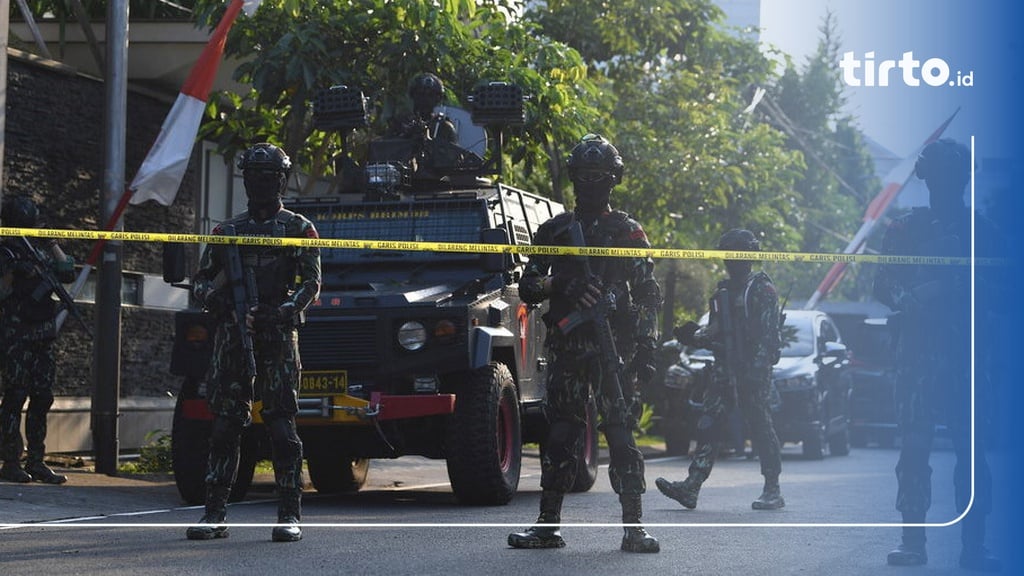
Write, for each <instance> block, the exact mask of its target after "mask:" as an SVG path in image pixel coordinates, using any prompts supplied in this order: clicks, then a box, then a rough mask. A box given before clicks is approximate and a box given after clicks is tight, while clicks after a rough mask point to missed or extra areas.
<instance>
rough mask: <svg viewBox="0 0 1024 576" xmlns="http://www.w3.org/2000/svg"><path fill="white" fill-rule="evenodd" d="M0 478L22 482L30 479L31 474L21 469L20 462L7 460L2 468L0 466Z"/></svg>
mask: <svg viewBox="0 0 1024 576" xmlns="http://www.w3.org/2000/svg"><path fill="white" fill-rule="evenodd" d="M0 478H3V479H4V480H7V481H8V482H19V483H21V484H24V483H26V482H31V481H32V476H31V475H29V473H28V472H25V471H24V470H22V469H21V464H20V463H18V461H16V460H7V461H5V462H4V465H3V468H0Z"/></svg>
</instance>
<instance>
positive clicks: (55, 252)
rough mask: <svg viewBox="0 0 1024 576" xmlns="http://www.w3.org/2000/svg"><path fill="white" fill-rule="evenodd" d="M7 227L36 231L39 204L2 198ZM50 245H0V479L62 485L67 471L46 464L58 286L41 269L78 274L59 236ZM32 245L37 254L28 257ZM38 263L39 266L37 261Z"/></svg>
mask: <svg viewBox="0 0 1024 576" xmlns="http://www.w3.org/2000/svg"><path fill="white" fill-rule="evenodd" d="M0 220H2V221H3V225H4V226H8V227H14V228H36V227H37V226H38V225H39V208H38V207H37V206H36V205H35V203H34V202H32V201H31V200H29V199H28V198H25V197H24V196H10V197H8V198H5V199H4V203H3V208H2V209H0ZM44 242H45V244H46V248H47V249H46V250H45V251H44V250H38V249H37V248H36V247H35V246H33V245H32V244H31V243H30V242H29V241H28V240H27V239H25V238H21V237H7V238H4V239H3V242H2V244H0V277H2V280H0V326H2V328H0V338H2V339H3V349H4V351H5V353H4V360H3V364H2V371H3V385H4V395H3V402H2V404H0V458H2V459H3V461H4V464H3V468H0V478H3V479H4V480H8V481H11V482H31V481H32V480H35V481H37V482H43V483H46V484H63V483H65V482H67V480H68V479H67V476H64V475H63V474H56V473H54V471H53V470H50V468H49V467H48V466H47V465H46V464H45V463H44V462H43V457H44V456H45V454H46V445H45V444H46V417H47V414H48V413H49V412H50V406H52V405H53V383H54V379H55V378H56V370H57V361H56V358H55V356H54V342H55V341H56V339H57V328H56V317H57V313H58V312H59V308H58V305H57V302H56V301H55V300H54V299H53V297H52V296H53V292H54V286H53V285H51V284H50V281H49V280H48V279H47V278H44V276H43V274H40V271H39V270H38V269H37V266H39V265H45V266H47V267H49V270H48V271H47V272H48V273H50V275H51V276H52V277H55V279H56V281H58V282H62V283H68V282H71V281H73V280H74V279H75V263H74V259H73V258H71V257H70V256H68V255H66V254H64V251H63V250H61V248H60V246H59V245H58V244H57V241H56V240H52V239H51V240H45V241H44ZM29 250H31V251H33V252H35V254H30V253H29ZM40 263H41V264H40ZM26 400H28V403H29V404H28V412H26V414H25V436H26V440H27V441H28V459H27V461H26V465H25V468H24V469H23V468H22V467H21V453H22V450H23V449H24V444H22V437H21V410H22V408H23V407H24V406H25V401H26Z"/></svg>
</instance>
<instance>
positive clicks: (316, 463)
mask: <svg viewBox="0 0 1024 576" xmlns="http://www.w3.org/2000/svg"><path fill="white" fill-rule="evenodd" d="M306 461H307V464H308V466H309V481H310V482H312V483H313V488H316V491H317V492H319V493H321V494H351V493H353V492H358V491H359V489H360V488H362V487H363V485H365V484H366V474H367V472H368V471H369V469H370V459H369V458H348V457H346V456H345V455H344V454H337V453H332V452H328V451H327V450H323V449H317V450H314V451H312V452H310V453H309V454H307V455H306Z"/></svg>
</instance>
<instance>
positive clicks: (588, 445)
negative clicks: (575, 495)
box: [570, 396, 599, 492]
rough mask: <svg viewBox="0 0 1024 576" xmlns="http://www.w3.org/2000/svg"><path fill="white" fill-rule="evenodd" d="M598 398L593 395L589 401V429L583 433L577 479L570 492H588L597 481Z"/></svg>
mask: <svg viewBox="0 0 1024 576" xmlns="http://www.w3.org/2000/svg"><path fill="white" fill-rule="evenodd" d="M597 434H598V432H597V400H596V399H595V398H594V397H593V396H591V397H590V400H588V401H587V430H586V432H585V433H584V435H583V446H582V447H581V449H580V454H579V456H578V460H577V466H576V480H575V481H573V484H572V489H571V490H570V492H586V491H588V490H590V489H591V488H593V486H594V482H597V461H598V458H599V446H598V437H597Z"/></svg>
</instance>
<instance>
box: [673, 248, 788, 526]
mask: <svg viewBox="0 0 1024 576" xmlns="http://www.w3.org/2000/svg"><path fill="white" fill-rule="evenodd" d="M718 249H719V250H738V251H744V252H752V251H758V250H760V249H761V245H760V243H759V242H758V241H757V238H756V237H755V236H754V234H753V233H752V232H750V231H749V230H740V229H734V230H730V231H728V232H726V233H725V234H723V235H722V237H721V239H719V241H718ZM725 269H726V271H727V272H728V273H729V277H728V278H727V279H725V280H722V281H721V282H719V283H718V290H717V291H716V293H715V296H713V297H712V299H711V312H710V314H709V318H708V325H707V327H705V328H701V327H700V326H698V325H697V324H696V323H695V322H687V323H686V324H684V325H683V326H681V327H680V328H679V329H678V332H679V341H680V342H682V343H683V344H686V345H690V346H697V347H700V348H708V349H710V350H712V351H713V352H714V356H715V361H714V364H713V365H712V373H711V375H710V378H711V382H710V383H709V386H708V389H707V391H706V393H705V397H704V402H703V404H702V408H701V415H700V419H699V420H698V422H697V450H696V452H695V453H694V455H693V460H692V461H691V462H690V470H689V475H688V476H687V477H686V479H685V480H683V481H682V482H669V481H668V480H666V479H664V478H658V479H657V480H655V485H656V486H657V487H658V490H660V491H661V493H662V494H664V495H666V496H668V497H669V498H672V499H673V500H676V501H677V502H679V503H680V504H682V505H683V506H685V507H686V508H691V509H692V508H696V507H697V495H698V494H699V493H700V488H701V485H702V484H703V483H704V481H705V480H707V479H708V476H710V475H711V469H712V467H714V465H715V456H716V455H717V453H718V445H717V442H716V441H715V438H716V436H717V435H718V434H717V432H718V431H719V430H720V428H721V427H722V425H723V424H724V422H725V415H726V412H727V410H729V409H730V408H733V407H735V405H736V404H737V403H738V404H739V407H740V410H741V411H742V413H743V417H744V420H745V424H746V427H747V428H746V429H747V430H748V431H749V432H750V434H751V441H752V444H753V448H754V454H756V455H757V457H758V459H759V460H760V461H761V475H762V476H764V490H763V491H762V493H761V496H759V497H758V498H757V500H754V501H753V502H752V503H751V507H752V508H753V509H754V510H777V509H779V508H782V507H783V506H785V505H786V501H785V500H784V499H783V498H782V490H781V488H780V487H779V475H780V474H781V473H782V457H781V451H780V444H779V437H778V436H777V435H776V434H775V427H774V425H773V423H772V413H771V407H770V400H769V397H770V391H771V378H772V366H774V365H775V363H776V362H778V361H779V353H780V351H781V347H782V343H781V341H780V340H781V338H780V331H779V324H780V322H781V319H780V311H779V297H778V294H777V293H776V291H775V284H773V283H772V279H771V278H770V277H769V276H768V274H766V273H765V272H764V271H759V272H756V273H755V272H753V265H752V262H751V261H750V260H726V261H725Z"/></svg>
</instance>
